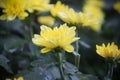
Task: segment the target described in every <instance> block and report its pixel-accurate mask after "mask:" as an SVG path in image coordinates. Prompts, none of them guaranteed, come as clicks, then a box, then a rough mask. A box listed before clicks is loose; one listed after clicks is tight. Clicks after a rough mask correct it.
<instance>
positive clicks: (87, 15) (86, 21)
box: [79, 5, 104, 31]
mask: <svg viewBox="0 0 120 80" xmlns="http://www.w3.org/2000/svg"><path fill="white" fill-rule="evenodd" d="M79 17H80V18H79V19H81V20H80V23H82V25H83V26H86V27H89V28H91V29H93V30H94V31H99V30H100V29H101V25H102V23H103V21H104V14H103V12H102V10H101V9H100V8H98V7H95V6H91V5H85V6H84V7H83V13H82V14H81V13H80V15H79Z"/></svg>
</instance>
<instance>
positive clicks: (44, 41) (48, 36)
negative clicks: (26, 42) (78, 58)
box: [32, 24, 79, 53]
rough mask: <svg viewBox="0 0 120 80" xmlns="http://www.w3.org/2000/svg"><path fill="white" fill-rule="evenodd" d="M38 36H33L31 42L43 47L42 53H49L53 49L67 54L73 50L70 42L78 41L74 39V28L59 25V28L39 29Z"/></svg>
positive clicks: (43, 27)
mask: <svg viewBox="0 0 120 80" xmlns="http://www.w3.org/2000/svg"><path fill="white" fill-rule="evenodd" d="M40 28H41V32H40V35H38V34H35V35H34V38H32V41H33V43H34V44H35V45H37V46H43V47H44V48H43V49H42V50H41V52H42V53H46V52H49V51H51V50H53V49H55V48H61V49H64V50H65V51H67V52H73V50H74V48H73V46H72V45H71V43H72V42H74V41H76V40H78V39H79V38H78V37H75V29H76V27H70V28H69V27H68V26H67V24H63V25H60V27H59V28H58V27H54V29H51V28H49V27H47V26H45V25H42V26H41V27H40Z"/></svg>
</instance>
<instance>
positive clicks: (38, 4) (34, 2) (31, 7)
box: [26, 0, 53, 12]
mask: <svg viewBox="0 0 120 80" xmlns="http://www.w3.org/2000/svg"><path fill="white" fill-rule="evenodd" d="M49 3H50V0H29V1H28V5H27V6H26V8H27V10H28V11H29V12H34V11H35V10H36V11H39V12H45V11H49V10H50V9H51V8H52V6H53V5H51V4H49Z"/></svg>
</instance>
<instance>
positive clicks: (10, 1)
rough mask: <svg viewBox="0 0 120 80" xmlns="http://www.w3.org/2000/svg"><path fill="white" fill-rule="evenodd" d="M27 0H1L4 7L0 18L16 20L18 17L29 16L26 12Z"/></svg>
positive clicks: (0, 2)
mask: <svg viewBox="0 0 120 80" xmlns="http://www.w3.org/2000/svg"><path fill="white" fill-rule="evenodd" d="M26 4H27V1H26V0H1V1H0V8H3V10H2V12H3V15H1V16H0V20H8V21H11V20H14V19H15V18H16V17H18V18H19V19H24V18H25V17H27V16H28V14H27V13H26V12H25V8H26Z"/></svg>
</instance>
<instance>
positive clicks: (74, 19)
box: [58, 8, 79, 25]
mask: <svg viewBox="0 0 120 80" xmlns="http://www.w3.org/2000/svg"><path fill="white" fill-rule="evenodd" d="M58 17H59V18H60V19H61V20H63V21H64V22H66V23H68V24H74V25H76V24H79V20H78V19H79V18H78V13H77V12H75V11H74V9H72V8H70V9H68V10H66V11H61V12H59V13H58Z"/></svg>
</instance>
